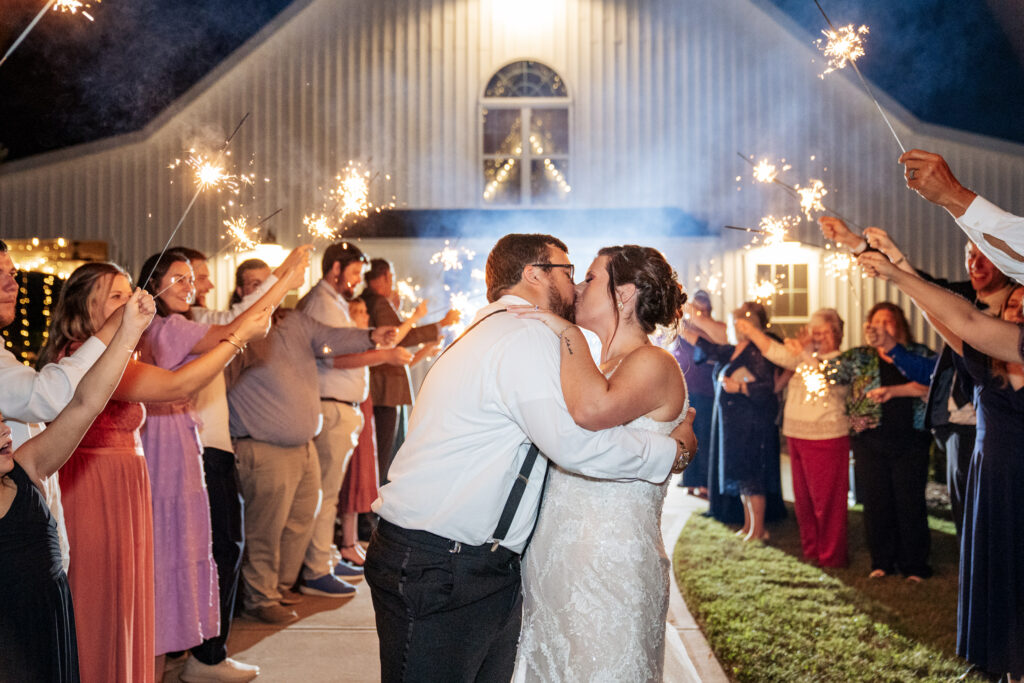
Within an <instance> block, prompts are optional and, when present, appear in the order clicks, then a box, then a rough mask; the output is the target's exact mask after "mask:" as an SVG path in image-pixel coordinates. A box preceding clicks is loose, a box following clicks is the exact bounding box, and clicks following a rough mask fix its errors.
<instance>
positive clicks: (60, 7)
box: [53, 0, 103, 21]
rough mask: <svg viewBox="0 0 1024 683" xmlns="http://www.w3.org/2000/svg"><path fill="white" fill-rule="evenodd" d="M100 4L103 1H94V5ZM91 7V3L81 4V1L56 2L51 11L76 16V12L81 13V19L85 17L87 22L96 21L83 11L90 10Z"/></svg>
mask: <svg viewBox="0 0 1024 683" xmlns="http://www.w3.org/2000/svg"><path fill="white" fill-rule="evenodd" d="M101 2H103V0H96V4H99V3H101ZM92 5H93V3H91V2H82V0H57V2H56V4H55V5H54V6H53V11H54V12H62V13H65V14H78V12H79V11H81V12H82V16H83V17H85V18H86V19H88V20H89V21H96V20H95V19H93V16H92V15H91V14H89V13H88V12H86V11H85V10H86V9H89V8H91V7H92ZM83 8H84V9H83Z"/></svg>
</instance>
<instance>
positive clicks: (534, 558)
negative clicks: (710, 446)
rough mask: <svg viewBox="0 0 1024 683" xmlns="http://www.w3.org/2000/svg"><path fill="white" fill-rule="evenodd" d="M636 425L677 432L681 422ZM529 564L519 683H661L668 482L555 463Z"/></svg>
mask: <svg viewBox="0 0 1024 683" xmlns="http://www.w3.org/2000/svg"><path fill="white" fill-rule="evenodd" d="M688 408H689V399H687V401H686V405H685V406H684V407H683V410H682V412H681V413H680V415H679V417H678V418H677V419H676V420H675V421H673V422H656V421H654V420H651V419H649V418H646V417H640V418H637V419H636V420H633V421H632V422H630V423H629V424H628V426H629V427H632V428H634V429H645V430H648V431H652V432H657V433H659V434H669V433H670V432H671V431H672V430H673V429H674V428H675V427H676V425H678V424H679V422H681V421H682V419H683V417H684V416H685V415H686V411H687V409H688ZM549 477H550V478H549V480H548V483H547V489H546V491H545V493H544V501H543V503H542V505H541V510H540V517H539V520H538V522H537V529H536V532H535V533H534V537H533V540H532V541H531V542H530V545H529V548H528V550H527V552H526V554H525V556H524V559H523V628H522V633H521V635H520V638H519V653H518V655H517V657H516V670H515V676H514V680H515V681H516V683H522V682H525V681H543V682H544V683H551V682H552V681H562V682H565V683H569V682H576V681H578V682H580V683H599V682H602V681H608V682H612V681H616V682H623V681H625V682H629V683H639V682H641V681H659V682H660V681H661V680H662V668H663V665H664V649H665V617H666V614H667V612H668V599H669V571H670V568H671V563H670V561H669V559H668V557H667V555H666V554H665V546H664V544H663V543H662V540H661V510H662V506H663V505H664V502H665V493H666V491H667V487H668V481H666V482H665V483H663V484H660V485H658V484H651V483H649V482H646V481H608V480H602V479H592V478H589V477H584V476H581V475H577V474H572V473H569V472H566V471H565V470H562V469H559V468H558V467H556V466H554V465H552V466H551V471H550V474H549Z"/></svg>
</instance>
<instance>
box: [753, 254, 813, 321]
mask: <svg viewBox="0 0 1024 683" xmlns="http://www.w3.org/2000/svg"><path fill="white" fill-rule="evenodd" d="M757 281H758V282H763V281H767V282H774V283H775V291H776V293H775V294H774V295H773V296H772V317H773V318H776V317H777V318H806V317H808V316H809V315H810V314H811V312H810V301H809V300H810V288H809V286H808V282H807V264H806V263H788V264H787V263H772V264H767V263H759V264H757Z"/></svg>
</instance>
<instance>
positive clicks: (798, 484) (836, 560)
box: [736, 308, 850, 567]
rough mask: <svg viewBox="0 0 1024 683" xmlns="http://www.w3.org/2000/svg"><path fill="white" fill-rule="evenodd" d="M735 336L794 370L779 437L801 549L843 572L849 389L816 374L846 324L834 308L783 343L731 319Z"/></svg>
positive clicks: (819, 314)
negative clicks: (788, 472) (785, 452)
mask: <svg viewBox="0 0 1024 683" xmlns="http://www.w3.org/2000/svg"><path fill="white" fill-rule="evenodd" d="M736 331H737V333H740V334H743V335H744V336H746V337H747V338H748V339H750V341H751V342H753V343H754V344H755V345H756V346H757V347H758V349H760V351H761V353H762V354H764V357H765V358H767V359H768V360H769V361H771V362H772V363H774V364H775V365H778V366H779V367H780V368H786V369H787V370H793V371H794V372H793V376H792V378H791V379H790V380H789V385H788V389H789V390H788V392H787V394H786V405H785V408H784V411H783V421H782V433H783V435H784V436H785V437H786V441H787V444H788V446H789V462H790V468H791V470H792V475H793V507H794V511H795V512H796V520H797V523H798V524H799V526H800V544H801V546H802V548H803V554H804V557H805V558H806V559H807V560H809V561H811V562H814V563H815V564H817V565H818V566H821V567H843V566H846V562H847V544H846V500H847V494H848V492H849V467H850V438H849V435H848V433H849V429H850V425H849V420H847V417H846V411H845V400H846V393H847V391H848V388H847V387H846V386H844V385H842V384H831V383H829V381H828V379H827V378H826V376H825V375H824V374H823V373H822V371H821V370H820V369H819V363H820V362H821V361H823V360H830V359H832V358H835V357H836V356H838V355H839V346H840V344H841V343H842V340H843V319H842V318H840V317H839V314H838V313H836V311H835V309H832V308H822V309H820V310H818V311H815V313H814V314H813V315H812V316H811V319H810V322H808V324H807V326H806V327H804V328H803V330H801V332H800V335H799V337H798V338H797V339H788V340H786V343H785V344H782V343H780V342H778V341H776V340H775V339H773V338H772V337H769V336H768V335H767V334H765V333H764V332H763V331H761V330H760V329H758V328H757V326H755V325H753V324H751V323H750V322H749V321H748V320H746V319H742V318H741V319H739V320H737V321H736Z"/></svg>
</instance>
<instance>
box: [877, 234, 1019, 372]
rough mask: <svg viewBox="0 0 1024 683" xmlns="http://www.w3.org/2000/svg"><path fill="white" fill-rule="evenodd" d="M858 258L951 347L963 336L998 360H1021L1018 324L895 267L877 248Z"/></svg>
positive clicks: (963, 338) (957, 345) (1009, 361)
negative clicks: (914, 307) (905, 299)
mask: <svg viewBox="0 0 1024 683" xmlns="http://www.w3.org/2000/svg"><path fill="white" fill-rule="evenodd" d="M857 261H858V263H859V264H860V266H861V267H862V268H863V269H864V271H865V272H866V273H867V274H868V275H870V276H872V277H877V278H880V279H882V280H887V281H889V282H892V283H893V284H894V285H896V286H897V287H899V288H900V290H901V291H902V292H903V293H904V294H906V295H907V296H909V297H910V298H911V299H913V300H914V303H915V304H917V305H918V306H919V307H920V308H921V310H922V311H924V313H925V314H926V315H927V316H928V319H929V320H930V321H931V322H932V324H933V325H935V327H936V329H937V330H938V332H939V333H940V334H942V335H943V337H945V338H946V341H947V342H949V345H950V346H951V347H953V348H954V350H956V349H957V348H959V347H960V346H961V345H960V344H959V342H960V341H961V340H962V341H964V342H967V343H968V344H970V345H971V346H973V347H974V348H975V349H977V350H978V351H980V352H982V353H984V354H985V355H988V356H991V357H992V358H996V359H998V360H1002V361H1006V362H1008V363H1020V362H1022V360H1024V348H1022V346H1024V333H1022V329H1024V328H1021V326H1019V325H1015V324H1014V323H1010V322H1006V321H1004V320H999V319H998V318H993V317H990V316H988V315H986V314H985V313H984V312H982V311H980V310H978V309H977V308H976V307H975V306H973V305H972V304H971V302H969V301H967V299H964V298H963V297H960V296H957V295H956V294H953V293H952V292H949V291H948V290H946V289H943V288H942V287H939V286H938V285H934V284H932V283H930V282H927V281H926V280H924V279H923V278H921V277H919V276H918V275H916V274H913V273H908V272H907V271H905V270H903V269H901V268H898V267H896V266H895V265H893V263H892V262H891V261H889V259H888V258H886V256H885V255H884V254H881V253H879V252H868V253H866V254H861V256H860V257H859V258H858V259H857ZM946 334H949V335H950V336H949V337H946Z"/></svg>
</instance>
